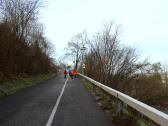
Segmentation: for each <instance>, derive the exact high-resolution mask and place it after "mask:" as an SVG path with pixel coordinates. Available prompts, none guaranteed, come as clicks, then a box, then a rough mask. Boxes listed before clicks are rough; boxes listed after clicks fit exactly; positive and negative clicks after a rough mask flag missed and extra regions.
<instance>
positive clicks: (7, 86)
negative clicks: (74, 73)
mask: <svg viewBox="0 0 168 126" xmlns="http://www.w3.org/2000/svg"><path fill="white" fill-rule="evenodd" d="M56 75H57V74H56V73H48V74H40V75H36V76H27V77H24V78H21V77H19V78H18V79H15V80H0V98H2V97H5V96H8V95H11V94H14V93H15V92H17V91H20V90H22V89H24V88H27V87H31V86H33V85H36V84H38V83H40V82H43V81H46V80H48V79H51V78H53V77H55V76H56Z"/></svg>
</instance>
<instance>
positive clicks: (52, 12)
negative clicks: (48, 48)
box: [40, 0, 168, 63]
mask: <svg viewBox="0 0 168 126" xmlns="http://www.w3.org/2000/svg"><path fill="white" fill-rule="evenodd" d="M45 3H46V4H47V7H45V8H43V10H42V12H41V13H42V14H41V18H40V20H41V22H42V23H43V24H44V26H45V34H46V36H47V37H48V38H49V40H50V41H51V42H52V43H53V44H54V45H55V47H56V56H55V57H56V58H58V57H60V56H61V55H63V54H64V51H65V50H64V47H65V46H66V45H67V42H68V41H69V40H70V39H71V37H72V36H74V35H75V34H76V33H78V32H82V31H83V30H86V31H87V32H88V33H89V35H92V34H94V33H96V32H98V31H101V29H102V28H103V25H104V23H105V22H108V21H111V20H112V21H114V22H115V24H118V25H121V29H122V30H121V36H120V37H121V38H120V40H121V42H122V43H124V44H126V45H130V46H135V47H138V50H139V51H140V52H141V57H140V59H144V58H146V57H150V61H152V62H158V61H160V62H162V63H164V62H167V63H168V0H45Z"/></svg>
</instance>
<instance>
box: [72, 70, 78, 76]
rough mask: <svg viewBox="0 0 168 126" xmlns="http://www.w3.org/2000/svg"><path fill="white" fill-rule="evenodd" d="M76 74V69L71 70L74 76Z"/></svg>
mask: <svg viewBox="0 0 168 126" xmlns="http://www.w3.org/2000/svg"><path fill="white" fill-rule="evenodd" d="M76 74H77V72H76V70H75V69H74V70H73V71H72V75H73V77H74V78H76Z"/></svg>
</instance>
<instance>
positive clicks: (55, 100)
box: [0, 76, 113, 126]
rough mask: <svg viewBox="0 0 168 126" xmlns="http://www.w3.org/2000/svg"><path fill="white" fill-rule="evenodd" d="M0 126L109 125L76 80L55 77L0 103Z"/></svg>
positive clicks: (109, 121) (93, 101) (99, 109)
mask: <svg viewBox="0 0 168 126" xmlns="http://www.w3.org/2000/svg"><path fill="white" fill-rule="evenodd" d="M66 82H67V83H66ZM0 126H113V124H112V122H111V120H109V119H108V118H107V116H106V115H105V113H104V112H103V111H102V110H101V108H100V107H99V106H98V105H97V103H96V101H95V100H94V98H93V97H92V96H91V95H90V94H89V93H88V92H87V91H86V90H85V88H84V87H83V85H82V84H81V83H80V81H79V80H78V79H75V80H71V79H68V80H67V81H66V79H64V78H63V76H59V77H57V78H54V79H51V80H48V81H46V82H43V83H41V84H38V85H36V86H33V87H30V88H27V89H24V90H22V91H20V92H18V93H16V94H14V95H11V96H8V97H7V98H4V99H1V100H0Z"/></svg>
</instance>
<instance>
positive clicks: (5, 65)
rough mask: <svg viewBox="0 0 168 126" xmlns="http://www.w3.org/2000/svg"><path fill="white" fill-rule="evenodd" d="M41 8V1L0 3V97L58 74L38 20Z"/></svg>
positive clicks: (0, 1)
mask: <svg viewBox="0 0 168 126" xmlns="http://www.w3.org/2000/svg"><path fill="white" fill-rule="evenodd" d="M41 7H42V3H41V0H0V97H1V96H4V95H8V94H11V93H14V92H16V91H17V90H20V89H22V88H25V87H27V86H30V85H33V84H35V83H36V82H40V81H42V80H46V79H48V78H49V77H52V76H53V75H52V74H49V73H53V74H56V73H57V71H58V67H57V66H56V65H55V63H54V60H53V59H52V57H51V54H52V52H53V51H54V50H53V48H52V47H53V45H52V44H51V43H50V42H49V41H48V39H47V38H46V37H45V35H44V32H43V25H42V24H41V23H39V21H38V16H39V11H40V8H41Z"/></svg>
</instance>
